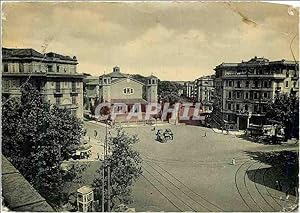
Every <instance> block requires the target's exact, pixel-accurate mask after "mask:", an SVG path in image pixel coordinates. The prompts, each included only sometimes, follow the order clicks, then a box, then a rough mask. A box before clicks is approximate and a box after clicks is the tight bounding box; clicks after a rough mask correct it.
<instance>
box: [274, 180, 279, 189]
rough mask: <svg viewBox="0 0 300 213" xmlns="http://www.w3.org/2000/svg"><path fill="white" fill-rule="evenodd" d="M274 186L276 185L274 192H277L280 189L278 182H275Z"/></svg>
mask: <svg viewBox="0 0 300 213" xmlns="http://www.w3.org/2000/svg"><path fill="white" fill-rule="evenodd" d="M275 185H276V190H279V188H280V182H279V180H276V182H275Z"/></svg>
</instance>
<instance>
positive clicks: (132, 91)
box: [123, 87, 134, 95]
mask: <svg viewBox="0 0 300 213" xmlns="http://www.w3.org/2000/svg"><path fill="white" fill-rule="evenodd" d="M123 93H124V94H125V95H131V94H133V93H134V89H133V88H130V87H126V88H124V89H123Z"/></svg>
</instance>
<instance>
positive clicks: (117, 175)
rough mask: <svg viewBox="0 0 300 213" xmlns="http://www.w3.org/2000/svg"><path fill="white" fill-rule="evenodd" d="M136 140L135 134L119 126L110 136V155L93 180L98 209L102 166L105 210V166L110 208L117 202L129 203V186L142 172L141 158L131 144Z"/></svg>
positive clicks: (106, 197)
mask: <svg viewBox="0 0 300 213" xmlns="http://www.w3.org/2000/svg"><path fill="white" fill-rule="evenodd" d="M137 142H138V138H137V136H136V135H134V136H129V135H127V134H125V132H124V131H123V130H122V129H121V128H119V129H117V132H116V136H115V137H113V138H111V140H110V142H109V144H110V152H111V155H110V156H108V158H107V159H106V160H105V161H104V162H103V164H102V165H101V167H100V169H99V170H98V171H97V172H98V174H99V175H98V178H97V179H95V181H94V187H95V189H96V190H95V199H96V200H99V206H98V208H99V209H96V210H98V211H100V210H101V200H102V191H101V190H102V177H103V168H104V171H105V172H104V177H105V179H104V180H105V183H104V184H105V194H106V196H105V209H106V210H107V205H108V204H107V201H108V196H107V189H108V188H107V181H108V179H107V176H108V175H107V174H108V173H107V171H108V170H107V168H108V167H110V186H111V187H110V200H111V209H113V208H114V207H116V206H117V205H119V204H126V205H127V204H129V203H130V202H131V198H130V195H131V186H132V185H133V184H134V182H135V180H136V179H137V178H138V177H139V176H140V175H141V174H142V169H141V166H140V164H141V162H142V159H141V157H140V155H139V153H138V152H137V151H136V150H134V148H133V144H135V143H137Z"/></svg>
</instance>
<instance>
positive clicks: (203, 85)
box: [195, 75, 215, 112]
mask: <svg viewBox="0 0 300 213" xmlns="http://www.w3.org/2000/svg"><path fill="white" fill-rule="evenodd" d="M214 78H215V76H214V75H209V76H202V77H200V78H198V79H196V80H195V88H196V94H195V95H196V99H197V102H201V103H202V106H203V111H204V112H212V109H213V106H212V104H213V99H214V91H215V84H214Z"/></svg>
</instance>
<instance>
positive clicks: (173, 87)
mask: <svg viewBox="0 0 300 213" xmlns="http://www.w3.org/2000/svg"><path fill="white" fill-rule="evenodd" d="M181 89H183V86H182V85H181V84H179V83H177V82H172V81H158V91H157V92H158V95H163V94H164V93H175V94H179V90H181Z"/></svg>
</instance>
